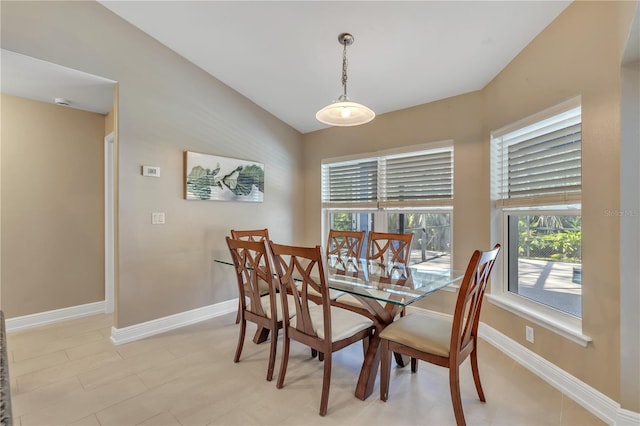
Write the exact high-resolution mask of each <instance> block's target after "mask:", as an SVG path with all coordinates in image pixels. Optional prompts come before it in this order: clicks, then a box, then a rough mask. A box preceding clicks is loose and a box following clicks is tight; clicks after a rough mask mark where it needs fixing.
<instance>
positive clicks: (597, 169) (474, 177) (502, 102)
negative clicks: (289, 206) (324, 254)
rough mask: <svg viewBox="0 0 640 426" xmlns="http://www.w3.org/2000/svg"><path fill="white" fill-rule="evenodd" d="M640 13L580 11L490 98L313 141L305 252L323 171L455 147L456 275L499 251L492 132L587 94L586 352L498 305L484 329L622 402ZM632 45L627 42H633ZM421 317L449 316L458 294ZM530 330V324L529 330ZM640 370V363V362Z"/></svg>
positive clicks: (541, 41)
mask: <svg viewBox="0 0 640 426" xmlns="http://www.w3.org/2000/svg"><path fill="white" fill-rule="evenodd" d="M634 7H635V4H634V3H632V2H574V3H573V4H572V5H570V6H569V7H568V8H567V9H566V10H565V11H564V12H563V13H562V14H561V15H560V16H559V17H558V18H557V19H556V20H555V21H554V22H553V23H552V24H551V25H549V27H548V28H547V29H545V31H544V32H542V33H541V34H540V35H539V36H538V37H537V38H536V39H535V40H534V41H533V42H532V43H531V44H530V45H529V46H528V47H527V48H526V49H524V50H523V52H522V53H520V54H519V55H518V56H517V57H516V58H515V59H514V60H513V61H512V62H511V63H510V64H509V65H508V66H507V67H506V68H505V69H504V70H503V71H502V72H501V73H500V74H499V75H498V76H497V77H496V78H495V79H494V80H493V81H492V82H491V83H490V84H489V85H488V86H487V87H485V88H484V89H483V90H482V91H480V92H476V93H470V94H466V95H462V96H458V97H455V98H451V99H446V100H443V101H439V102H434V103H431V104H428V105H421V106H418V107H415V108H410V109H407V110H404V111H398V112H394V113H390V114H384V115H381V116H379V117H377V118H376V119H375V120H374V121H373V122H372V123H370V124H367V125H365V126H362V127H356V128H331V129H327V130H322V131H318V132H314V133H310V134H307V135H305V136H304V143H305V145H304V170H305V185H306V197H305V208H306V213H305V215H306V217H307V218H309V221H308V222H307V225H308V226H307V234H306V243H308V244H311V243H318V242H319V241H320V211H321V206H320V161H321V160H322V159H323V158H330V157H336V156H342V155H348V154H354V153H361V152H372V151H375V150H379V149H385V148H391V147H394V146H403V145H412V144H416V143H420V142H429V141H438V140H442V139H453V140H454V158H455V160H454V161H455V163H454V170H455V187H454V194H455V195H454V197H455V201H454V216H453V225H452V226H453V256H454V266H456V267H461V266H464V265H465V264H466V262H467V261H468V256H469V255H470V253H471V252H472V250H473V249H474V248H476V247H484V248H486V247H489V246H490V245H491V244H493V243H495V242H496V241H491V233H490V226H491V204H490V201H489V198H490V197H489V190H490V178H489V167H490V157H489V149H490V145H489V140H490V131H491V130H493V129H498V128H500V127H502V126H504V125H506V124H509V123H511V122H514V121H516V120H518V119H521V118H524V117H526V116H528V115H531V114H533V113H535V112H538V111H540V110H542V109H544V108H547V107H550V106H553V105H555V104H557V103H559V102H561V101H563V100H566V99H568V98H571V97H573V96H576V95H582V107H583V109H582V111H583V112H582V114H583V116H582V117H583V118H582V120H583V170H582V173H583V203H582V206H583V210H582V215H583V252H582V256H583V273H584V275H583V277H584V278H583V330H584V333H585V334H587V335H589V336H591V337H592V338H593V343H592V344H590V345H589V346H588V347H587V348H583V347H581V346H579V345H577V344H575V343H573V342H571V341H569V340H566V339H565V338H563V337H560V336H558V335H556V334H555V333H553V332H550V331H548V330H546V329H544V328H540V327H538V326H534V328H535V333H536V342H535V345H529V344H528V343H527V342H526V341H525V339H524V326H525V324H528V323H527V322H526V321H525V320H524V319H522V318H520V317H519V316H517V315H514V314H512V313H509V312H507V311H505V310H503V309H501V308H499V307H497V306H495V305H493V304H491V303H485V304H484V310H483V315H482V320H483V321H484V322H486V323H487V324H488V325H490V326H491V327H493V328H495V329H497V330H498V331H500V332H501V333H504V334H505V335H507V336H508V337H510V338H511V339H513V340H515V341H517V342H519V343H520V344H522V345H524V346H527V347H529V348H530V349H531V350H533V351H534V352H536V353H538V354H539V355H541V356H542V357H544V358H546V359H547V360H549V361H551V362H553V363H554V364H556V365H557V366H559V367H560V368H562V369H563V370H565V371H567V372H569V373H571V374H572V375H574V376H575V377H577V378H579V379H580V380H582V381H584V382H586V383H587V384H589V385H591V386H593V387H594V388H596V389H598V390H599V391H600V392H602V393H604V394H605V395H607V396H609V397H610V398H612V399H614V400H619V394H620V375H621V374H624V372H622V373H621V371H620V285H621V283H620V278H619V275H620V272H619V220H618V219H617V218H615V217H611V216H607V215H605V214H604V212H605V211H607V210H609V211H615V210H618V209H619V206H620V199H619V187H620V180H619V167H620V109H619V105H620V61H621V53H622V51H623V48H624V45H623V43H622V39H623V37H621V36H620V35H621V34H623V33H625V31H626V33H627V34H628V29H629V25H630V23H631V17H632V15H633V8H634ZM625 41H626V40H625ZM421 306H424V307H428V308H431V309H436V310H445V311H446V310H450V309H451V307H452V306H453V295H452V293H442V294H438V295H436V296H434V297H431V296H430V297H429V298H427V299H426V300H425V301H424V302H423V303H422V304H421ZM528 325H531V324H528ZM636 368H637V361H636Z"/></svg>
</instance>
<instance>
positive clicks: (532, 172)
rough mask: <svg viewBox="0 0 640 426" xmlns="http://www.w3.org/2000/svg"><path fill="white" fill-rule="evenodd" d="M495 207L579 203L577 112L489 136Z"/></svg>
mask: <svg viewBox="0 0 640 426" xmlns="http://www.w3.org/2000/svg"><path fill="white" fill-rule="evenodd" d="M492 143H493V144H495V145H494V146H493V148H494V158H493V167H494V179H496V180H497V182H495V181H494V184H495V185H494V198H495V199H497V201H496V206H497V207H524V206H543V205H558V204H567V203H576V202H580V198H581V190H582V130H581V108H580V107H576V108H572V109H570V110H568V111H565V112H563V113H560V114H557V115H554V116H552V117H549V118H546V119H544V120H541V121H538V122H536V123H534V124H530V125H527V126H525V127H522V128H520V129H517V130H513V131H510V132H508V133H505V134H503V135H501V136H499V137H495V136H494V137H493V141H492Z"/></svg>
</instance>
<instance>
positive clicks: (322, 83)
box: [100, 0, 570, 133]
mask: <svg viewBox="0 0 640 426" xmlns="http://www.w3.org/2000/svg"><path fill="white" fill-rule="evenodd" d="M100 3H101V4H102V5H104V6H105V7H107V8H108V9H110V10H111V11H113V12H114V13H116V14H117V15H119V16H121V17H122V18H123V19H125V20H127V21H128V22H130V23H131V24H133V25H135V26H136V27H138V28H139V29H141V30H142V31H144V32H145V33H147V34H149V35H150V36H151V37H153V38H155V39H157V40H158V41H160V42H161V43H163V44H164V45H166V46H167V47H169V48H170V49H172V50H174V51H175V52H177V53H178V54H180V55H181V56H183V57H184V58H186V59H188V60H189V61H191V62H192V63H194V64H195V65H197V66H199V67H200V68H202V69H203V70H205V71H207V72H208V73H210V74H211V75H213V76H214V77H216V78H218V79H219V80H221V81H222V82H224V83H225V84H227V85H228V86H230V87H231V88H233V89H235V90H236V91H237V92H239V93H241V94H242V95H244V96H245V97H247V98H249V99H250V100H252V101H253V102H254V103H256V104H257V105H259V106H261V107H262V108H264V109H265V110H267V111H269V112H270V113H271V114H273V115H274V116H276V117H278V118H279V119H281V120H282V121H284V122H286V123H288V124H289V125H291V126H292V127H294V128H296V129H297V130H299V131H300V132H302V133H307V132H311V131H314V130H318V129H322V128H324V127H327V126H326V125H323V124H321V123H319V122H318V121H316V119H315V113H316V112H317V111H318V110H319V109H320V108H322V107H323V106H325V105H326V104H328V103H329V102H331V101H332V100H334V99H336V98H337V97H338V96H339V95H340V94H341V93H342V86H341V80H340V79H341V66H342V45H340V44H339V43H338V34H340V33H343V32H349V33H351V34H352V35H353V36H354V37H355V42H354V44H353V45H352V46H350V47H348V49H347V56H348V64H349V66H348V95H349V97H350V98H351V99H352V100H353V101H355V102H360V103H363V104H365V105H367V106H368V107H370V108H371V109H373V110H374V111H375V112H376V113H377V114H383V113H385V112H390V111H395V110H399V109H403V108H408V107H411V106H415V105H419V104H423V103H427V102H432V101H435V100H438V99H444V98H448V97H451V96H455V95H459V94H463V93H468V92H471V91H475V90H479V89H482V88H483V87H484V86H485V85H486V84H487V83H489V82H490V81H491V80H492V79H493V78H494V77H495V76H496V75H497V74H498V73H499V72H500V71H501V70H502V69H503V68H504V67H505V66H506V65H507V64H508V63H509V62H510V61H511V60H512V59H513V58H514V57H515V56H516V55H517V54H518V53H519V52H520V51H521V50H522V49H523V48H524V47H525V46H526V45H527V44H529V43H530V42H531V41H532V40H533V39H534V38H535V37H536V35H538V34H539V33H540V32H541V31H542V30H544V28H545V27H547V25H549V23H550V22H551V21H553V20H554V19H555V18H556V17H557V16H558V15H559V14H560V13H561V12H562V11H563V10H564V9H565V8H566V7H567V6H568V5H569V4H570V1H103V0H101V1H100Z"/></svg>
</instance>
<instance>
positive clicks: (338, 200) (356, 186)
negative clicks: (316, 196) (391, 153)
mask: <svg viewBox="0 0 640 426" xmlns="http://www.w3.org/2000/svg"><path fill="white" fill-rule="evenodd" d="M377 201H378V159H377V158H367V159H362V160H357V161H349V162H342V163H330V164H323V165H322V206H323V207H355V208H360V207H377Z"/></svg>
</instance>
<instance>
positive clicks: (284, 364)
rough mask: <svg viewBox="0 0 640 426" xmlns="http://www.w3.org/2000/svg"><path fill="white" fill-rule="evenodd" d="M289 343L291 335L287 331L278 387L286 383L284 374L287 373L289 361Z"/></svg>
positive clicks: (280, 387) (283, 345)
mask: <svg viewBox="0 0 640 426" xmlns="http://www.w3.org/2000/svg"><path fill="white" fill-rule="evenodd" d="M289 345H290V340H289V336H288V335H287V332H286V331H285V333H284V339H283V344H282V359H281V361H280V374H278V383H276V387H277V388H278V389H282V386H283V385H284V376H285V374H287V364H288V363H289Z"/></svg>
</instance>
